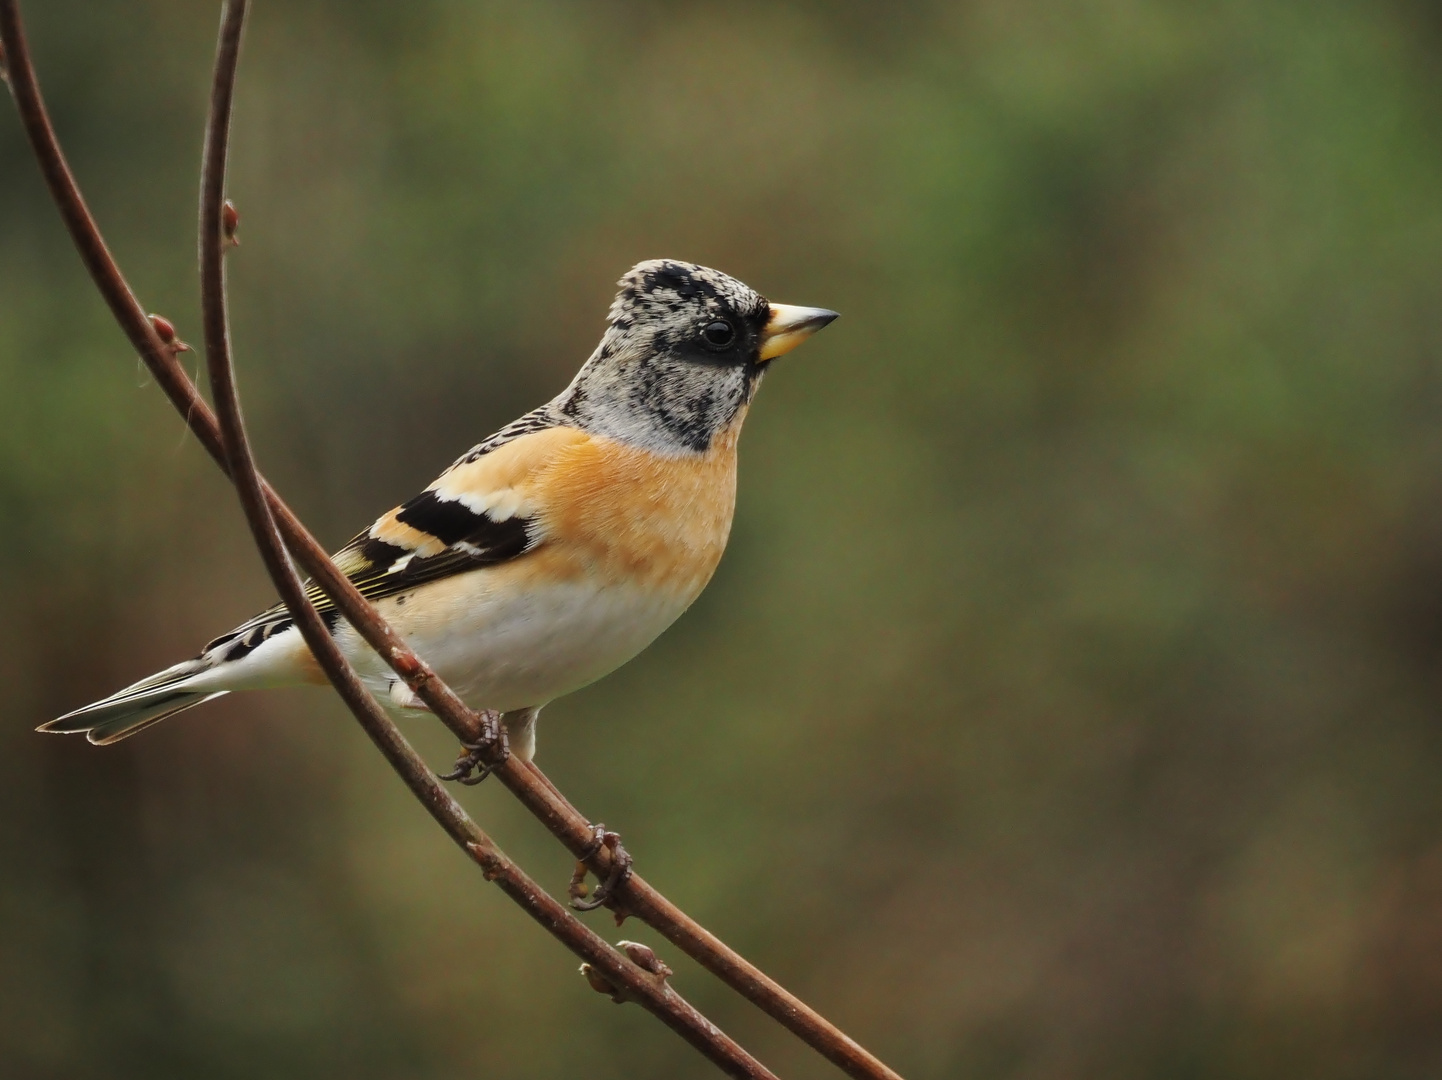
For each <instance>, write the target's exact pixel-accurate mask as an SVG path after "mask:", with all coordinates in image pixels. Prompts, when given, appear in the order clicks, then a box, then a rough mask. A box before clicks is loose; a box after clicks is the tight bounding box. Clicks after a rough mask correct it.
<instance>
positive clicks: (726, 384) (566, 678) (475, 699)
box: [38, 259, 837, 761]
mask: <svg viewBox="0 0 1442 1080" xmlns="http://www.w3.org/2000/svg"><path fill="white" fill-rule="evenodd" d="M617 286H618V289H619V291H618V292H617V293H616V297H615V300H614V301H613V303H612V304H611V308H610V311H609V313H608V316H607V323H606V328H605V331H604V332H603V334H602V336H601V340H600V343H599V344H598V345H597V346H596V348H595V351H594V352H592V353H591V355H590V357H589V358H588V359H587V360H586V361H585V363H584V364H582V365H581V368H580V370H579V371H578V372H577V373H576V376H575V377H574V378H573V379H572V380H571V383H570V385H568V386H567V387H566V388H565V389H564V390H562V391H561V393H560V394H558V395H557V396H556V397H555V398H553V399H552V400H551V401H549V402H547V403H546V404H544V405H542V406H540V407H539V408H536V409H533V410H532V411H531V412H528V413H526V414H525V415H523V416H521V417H520V418H518V419H516V420H514V421H512V422H511V423H509V424H507V425H506V426H505V427H503V428H501V429H500V430H499V431H497V432H496V433H495V434H493V435H491V436H489V437H488V438H486V439H485V440H484V441H482V442H481V443H479V444H478V445H476V446H475V447H473V448H472V449H470V450H469V451H467V452H466V453H465V454H463V455H462V456H461V457H460V458H458V459H457V460H456V461H455V462H453V463H452V464H451V465H450V466H449V467H448V468H447V469H446V470H445V471H444V472H442V473H441V474H440V476H439V477H438V478H437V479H436V480H435V481H434V482H433V483H432V484H431V485H430V486H429V487H427V488H426V489H425V490H424V491H422V492H421V493H420V494H419V495H417V496H415V497H414V498H412V499H410V500H408V501H407V502H404V503H402V504H401V505H399V506H397V507H395V508H394V509H392V510H390V511H389V512H388V513H385V514H383V515H381V516H380V517H379V518H377V519H376V521H375V523H374V524H372V525H371V526H370V528H368V529H366V530H365V531H363V532H361V533H360V534H358V535H357V536H356V537H355V538H354V539H352V540H351V541H350V542H349V543H348V544H346V545H345V546H344V547H343V548H342V549H341V550H340V551H339V552H338V553H337V554H336V555H335V556H334V561H335V564H336V566H337V567H338V568H339V569H340V570H341V571H342V572H343V573H345V575H346V576H347V577H349V578H350V579H351V581H353V582H354V583H355V585H356V586H357V588H359V590H360V591H361V593H362V594H364V595H365V596H366V597H367V598H369V599H370V600H371V602H372V603H374V604H375V605H376V607H377V608H378V610H379V611H380V614H381V615H382V616H383V617H384V618H385V619H386V621H387V622H389V623H390V625H391V627H392V628H393V629H394V630H395V631H396V632H397V633H399V634H400V635H401V636H402V638H404V639H405V641H406V643H407V644H408V645H409V646H410V647H411V648H412V649H413V650H414V651H415V652H416V653H417V654H418V655H419V656H421V657H422V658H423V659H424V660H426V661H427V662H428V663H429V664H430V666H431V667H432V668H433V669H434V670H435V671H436V673H437V674H438V675H440V677H441V678H442V679H444V680H445V681H446V683H448V684H449V685H450V686H451V688H452V689H453V690H455V691H456V693H457V694H459V695H460V697H461V699H462V700H463V701H465V702H466V704H467V705H469V706H470V707H472V708H474V709H485V710H491V711H495V712H498V713H500V714H501V717H502V723H503V725H504V728H505V731H506V733H507V736H508V738H509V743H510V749H511V752H512V753H513V754H515V755H516V756H518V757H519V758H520V759H521V760H523V761H529V760H531V759H532V758H533V756H534V754H535V745H536V726H537V725H536V718H537V716H538V715H539V713H540V711H541V709H542V708H543V707H544V706H545V705H546V704H547V703H549V702H550V701H553V700H555V699H556V698H558V697H561V696H563V695H566V694H569V693H572V692H574V691H576V690H579V689H581V688H582V687H584V686H587V685H589V684H590V683H592V682H594V681H596V680H597V679H599V678H601V677H603V676H605V675H607V674H609V673H610V672H611V671H614V670H615V669H616V668H618V667H620V666H621V665H622V664H624V663H626V662H627V661H629V660H631V659H632V658H634V657H635V656H636V655H637V654H639V653H640V652H641V651H642V650H643V649H645V648H646V647H647V646H648V645H650V644H651V642H653V641H654V640H655V639H656V638H657V637H658V636H660V634H661V633H662V632H663V631H664V630H666V629H667V628H668V627H669V626H670V625H671V624H672V623H673V622H675V620H676V619H677V618H678V617H680V615H681V614H682V613H683V612H684V611H685V610H686V609H687V608H688V607H689V606H690V605H691V604H692V602H693V601H695V599H696V598H697V596H699V595H700V593H701V591H702V589H704V588H705V586H706V584H707V583H708V582H709V581H710V579H711V576H712V574H713V572H714V571H715V570H716V566H717V564H718V563H719V561H720V559H721V555H722V552H723V551H724V549H725V547H726V541H727V537H728V536H729V534H730V531H731V522H732V517H733V514H734V511H735V505H736V455H737V440H738V437H739V435H740V433H741V426H742V423H743V422H744V421H745V419H746V414H747V411H748V410H749V408H750V405H751V402H752V398H753V396H754V395H755V393H756V390H757V387H758V386H759V385H760V383H761V380H762V378H763V377H764V376H765V374H766V373H767V371H768V370H769V369H770V366H771V364H772V362H773V361H774V360H775V359H776V358H777V357H779V356H782V355H783V354H785V353H787V352H789V351H791V350H792V349H793V348H795V347H796V346H797V345H799V344H801V342H803V341H805V340H806V339H807V338H808V337H810V336H811V335H812V334H814V333H815V332H816V331H818V330H820V329H821V328H822V327H824V326H826V325H828V324H829V323H831V322H832V321H833V320H834V319H836V318H837V313H836V312H834V311H830V310H828V309H826V308H814V307H800V306H795V305H788V304H773V303H771V302H770V301H768V300H767V299H766V298H765V297H763V296H762V295H761V294H760V293H758V292H756V291H755V290H754V289H751V288H750V287H749V286H747V285H745V284H743V283H742V282H740V281H738V280H737V279H735V278H733V277H730V276H728V275H727V274H724V273H722V272H720V271H718V270H712V269H710V268H708V267H705V266H700V265H697V264H695V263H690V262H682V261H679V260H673V259H653V260H649V261H646V262H642V263H638V264H637V265H636V266H634V267H633V268H632V269H631V270H630V271H628V272H627V273H626V274H625V275H624V276H623V277H622V278H621V280H620V281H619V282H617ZM307 591H308V595H309V597H310V599H311V601H312V602H313V603H314V604H315V605H316V607H317V609H318V611H319V612H320V615H321V617H322V619H323V620H324V622H325V625H326V628H327V630H328V631H329V633H330V634H331V636H332V637H333V638H334V639H335V641H336V643H337V644H338V645H339V646H340V649H341V651H342V652H343V653H344V654H345V656H346V657H347V659H348V660H349V661H350V663H351V664H352V665H353V666H354V668H355V669H356V672H357V674H358V675H359V676H360V678H361V680H362V682H363V683H364V684H365V685H366V687H367V688H368V689H369V690H370V691H371V692H372V693H373V694H374V695H375V696H376V698H377V700H379V701H380V702H381V703H382V704H383V705H384V706H386V707H387V709H388V710H390V711H392V712H393V713H395V714H397V715H404V714H405V710H417V709H424V705H423V704H422V703H421V702H420V701H419V699H418V698H416V696H415V695H414V693H413V692H412V691H411V690H410V688H409V687H408V686H407V685H406V684H405V683H404V682H403V681H401V680H400V679H399V678H397V676H396V675H395V674H394V672H392V671H391V669H390V668H389V667H388V666H387V665H386V664H385V662H384V661H383V660H381V658H380V657H379V656H378V655H377V654H376V653H375V652H374V651H372V650H371V648H370V647H369V645H367V644H366V642H365V641H363V640H362V639H361V637H360V635H359V634H357V633H356V631H355V630H354V629H353V628H352V627H351V626H350V624H349V623H347V622H345V621H344V619H342V618H341V615H340V613H339V612H338V611H337V610H336V608H335V606H334V604H333V603H332V602H331V601H330V599H329V598H328V597H327V596H326V595H325V594H324V593H323V592H322V591H321V590H320V589H319V588H318V587H317V586H315V585H314V583H307ZM324 682H325V677H324V675H323V673H322V672H321V670H320V667H319V665H318V664H317V663H316V661H315V659H314V657H313V656H312V655H311V653H310V650H309V648H308V647H307V646H306V644H305V642H304V641H303V640H302V639H301V635H300V632H299V630H298V629H297V628H296V626H295V624H294V622H293V620H292V619H291V617H290V615H289V614H288V612H287V611H286V609H285V607H284V606H283V605H277V606H275V607H271V608H269V609H267V610H266V611H263V612H261V613H260V614H259V615H256V616H255V617H254V618H252V619H250V620H248V621H247V622H244V623H242V624H241V625H240V626H237V627H236V628H235V629H234V630H231V631H230V632H229V633H226V634H222V635H220V636H219V637H217V638H215V639H214V640H213V641H211V642H209V643H208V644H207V645H206V646H205V647H204V648H203V649H202V650H201V652H200V654H199V655H198V656H196V657H195V658H194V659H191V660H186V661H184V662H182V663H178V664H175V665H173V666H171V667H168V668H166V669H165V670H163V671H160V672H157V673H156V674H154V675H151V676H149V677H148V678H145V679H141V680H140V681H139V682H136V683H133V684H132V685H130V686H127V687H126V688H125V689H123V690H120V691H118V692H117V693H114V694H112V695H111V696H109V697H107V698H104V699H102V700H100V701H96V702H94V703H92V704H90V705H86V706H84V707H83V708H79V709H76V710H74V711H73V712H69V713H66V714H65V715H64V716H61V717H58V718H57V719H54V720H51V721H49V722H48V723H45V724H42V725H41V726H40V727H39V729H38V730H40V731H45V732H55V733H67V734H75V733H82V732H83V733H85V735H86V737H87V739H88V740H89V741H90V742H91V743H94V744H97V745H109V744H111V743H115V742H118V741H119V740H121V739H124V738H127V737H129V736H131V735H134V734H136V733H137V732H139V731H142V730H144V729H145V728H147V727H150V726H151V725H153V724H157V723H159V722H160V721H161V720H164V719H166V718H167V717H171V716H174V715H175V714H177V713H180V712H184V711H185V710H187V709H191V708H194V707H195V706H197V705H200V704H203V703H204V702H207V701H211V700H213V699H215V698H217V697H220V696H222V695H224V694H228V693H231V692H233V691H241V690H257V689H267V688H274V687H284V686H293V685H304V684H323V683H324ZM412 715H413V714H412Z"/></svg>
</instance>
